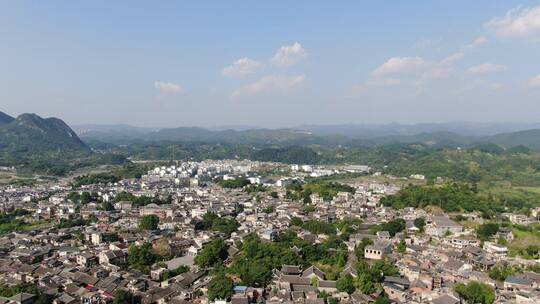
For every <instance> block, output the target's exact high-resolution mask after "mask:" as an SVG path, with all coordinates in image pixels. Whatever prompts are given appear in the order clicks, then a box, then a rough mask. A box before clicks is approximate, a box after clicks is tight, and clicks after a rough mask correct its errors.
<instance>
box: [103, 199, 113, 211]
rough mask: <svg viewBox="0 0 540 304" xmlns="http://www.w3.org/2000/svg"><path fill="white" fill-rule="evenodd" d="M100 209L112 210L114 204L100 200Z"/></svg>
mask: <svg viewBox="0 0 540 304" xmlns="http://www.w3.org/2000/svg"><path fill="white" fill-rule="evenodd" d="M101 209H102V210H105V211H113V210H114V206H113V204H112V203H111V202H105V201H104V202H102V203H101Z"/></svg>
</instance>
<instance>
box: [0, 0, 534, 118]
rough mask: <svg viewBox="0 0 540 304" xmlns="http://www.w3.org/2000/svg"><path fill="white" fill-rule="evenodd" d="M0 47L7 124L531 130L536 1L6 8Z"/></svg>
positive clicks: (31, 4) (0, 95)
mask: <svg viewBox="0 0 540 304" xmlns="http://www.w3.org/2000/svg"><path fill="white" fill-rule="evenodd" d="M0 39H1V41H0V70H1V71H2V73H0V110H1V111H5V112H6V113H9V114H11V115H17V114H20V113H23V112H35V113H38V114H40V115H43V116H57V117H60V118H63V119H65V120H66V121H67V122H68V123H71V124H81V123H102V124H106V123H128V124H133V125H139V126H182V125H184V126H185V125H198V126H216V125H257V126H267V127H285V126H295V125H300V124H304V123H308V124H341V123H388V122H402V123H415V122H442V121H454V120H468V121H515V122H533V121H535V122H536V121H540V119H538V117H540V106H539V102H540V2H538V1H536V2H534V1H520V2H514V1H493V0H491V1H445V2H443V1H370V2H368V1H339V2H336V1H324V2H323V1H266V2H262V1H212V2H210V1H191V2H187V1H154V2H149V1H87V2H83V1H54V2H45V1H3V2H0Z"/></svg>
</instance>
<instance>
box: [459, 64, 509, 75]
mask: <svg viewBox="0 0 540 304" xmlns="http://www.w3.org/2000/svg"><path fill="white" fill-rule="evenodd" d="M503 71H506V66H505V65H502V64H493V63H482V64H478V65H473V66H472V67H470V68H469V69H468V70H467V72H468V73H470V74H489V73H496V72H503Z"/></svg>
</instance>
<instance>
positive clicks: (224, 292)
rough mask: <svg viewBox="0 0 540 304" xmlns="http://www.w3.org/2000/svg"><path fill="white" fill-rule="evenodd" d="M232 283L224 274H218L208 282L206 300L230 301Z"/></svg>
mask: <svg viewBox="0 0 540 304" xmlns="http://www.w3.org/2000/svg"><path fill="white" fill-rule="evenodd" d="M233 287H234V285H233V281H232V280H231V279H230V278H228V277H226V276H225V275H224V274H218V275H217V276H215V277H213V278H212V280H210V282H208V299H209V300H210V301H213V300H215V299H220V300H230V298H231V297H232V295H233V293H234V291H233Z"/></svg>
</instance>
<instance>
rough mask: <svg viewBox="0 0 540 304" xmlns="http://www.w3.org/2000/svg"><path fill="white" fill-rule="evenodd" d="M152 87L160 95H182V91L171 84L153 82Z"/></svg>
mask: <svg viewBox="0 0 540 304" xmlns="http://www.w3.org/2000/svg"><path fill="white" fill-rule="evenodd" d="M154 87H155V88H156V89H157V90H158V91H160V92H162V93H182V92H183V91H184V89H183V88H182V87H181V86H180V85H178V84H176V83H172V82H164V81H154Z"/></svg>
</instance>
